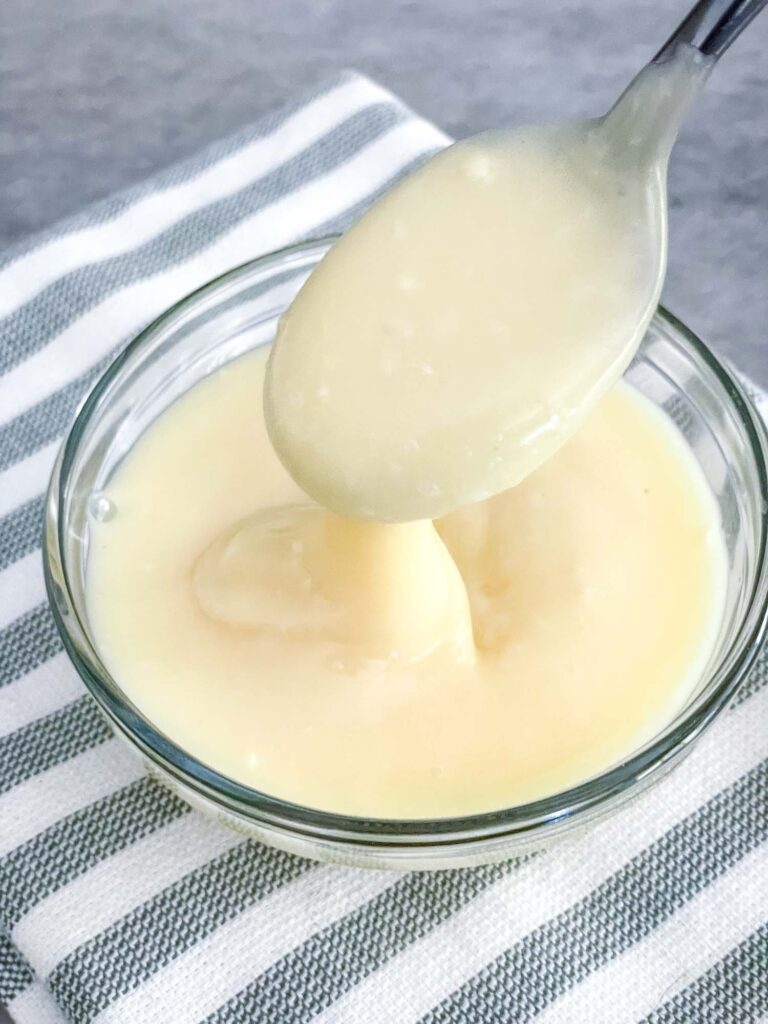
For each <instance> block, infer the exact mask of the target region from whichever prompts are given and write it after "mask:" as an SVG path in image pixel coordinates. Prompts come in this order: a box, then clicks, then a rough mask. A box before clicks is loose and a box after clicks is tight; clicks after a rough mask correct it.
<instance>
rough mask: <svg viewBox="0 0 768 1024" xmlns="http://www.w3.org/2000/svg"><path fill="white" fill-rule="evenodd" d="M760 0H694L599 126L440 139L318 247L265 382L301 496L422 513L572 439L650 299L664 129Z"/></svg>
mask: <svg viewBox="0 0 768 1024" xmlns="http://www.w3.org/2000/svg"><path fill="white" fill-rule="evenodd" d="M765 3H766V0H735V2H730V3H724V2H723V0H701V2H699V3H698V4H697V5H696V6H695V7H694V8H693V10H692V11H691V13H690V14H689V15H688V16H687V17H686V18H685V20H684V21H683V22H682V23H681V25H680V26H679V27H678V28H677V30H676V31H675V32H674V33H673V34H672V36H671V37H670V38H669V40H668V41H667V42H666V43H665V44H664V46H663V47H662V48H661V50H660V51H659V52H658V54H657V55H656V57H654V59H653V60H652V61H651V63H650V64H648V65H647V66H646V67H645V68H643V69H642V70H641V71H640V73H639V74H638V75H637V77H636V78H635V79H634V80H633V81H632V83H631V84H630V85H629V87H628V88H627V89H626V90H625V92H624V93H623V94H622V96H621V97H620V98H619V100H618V101H617V103H616V104H615V105H614V106H613V107H612V108H611V110H609V111H608V113H607V114H606V115H604V116H603V117H600V118H592V119H586V120H580V121H572V122H565V123H561V124H554V125H528V126H524V127H520V128H516V129H514V130H505V131H491V132H486V133H483V134H481V135H478V136H474V137H472V138H470V139H467V140H464V141H462V142H459V143H456V144H455V145H453V146H451V147H449V148H448V149H446V150H444V151H443V152H441V153H439V154H438V155H437V156H435V157H433V158H432V159H431V160H429V161H428V162H427V163H426V164H425V165H423V166H422V167H421V168H419V169H418V170H417V171H415V172H414V173H413V174H411V175H409V176H408V177H407V178H406V179H404V180H403V181H402V182H401V183H400V184H399V185H397V186H396V187H395V188H394V189H392V190H391V191H390V192H388V193H387V194H386V195H385V196H384V197H383V198H381V199H380V200H378V201H377V202H376V203H375V204H374V205H373V206H372V207H371V208H370V209H369V210H368V212H367V213H366V214H364V215H363V217H362V218H361V219H360V220H359V221H358V222H357V223H356V224H355V225H354V226H353V227H352V228H351V229H350V230H349V231H348V232H347V233H346V234H345V235H344V236H343V237H342V238H341V239H340V240H339V241H338V242H336V244H335V245H334V246H333V247H332V248H331V249H330V251H329V252H328V253H327V255H326V256H325V258H324V259H323V260H322V262H321V263H320V264H319V265H318V267H317V268H316V269H315V271H314V272H313V273H312V275H311V276H310V278H309V279H308V281H307V282H306V283H305V284H304V286H303V287H302V289H301V291H300V292H299V294H298V295H297V297H296V299H295V300H294V302H293V304H292V306H291V308H290V309H289V310H288V312H287V313H286V315H285V316H284V317H283V319H282V321H281V324H280V327H279V330H278V336H277V340H276V342H275V344H274V346H273V348H272V352H271V355H270V362H269V367H268V374H267V382H266V387H265V395H264V408H265V415H266V421H267V427H268V430H269V433H270V437H271V439H272V442H273V445H274V447H275V449H276V451H277V453H278V455H279V456H280V458H281V460H282V461H283V463H284V464H285V466H286V467H287V469H288V470H289V472H290V473H291V474H292V475H293V477H294V478H295V479H296V481H297V482H298V483H299V485H300V486H301V487H302V488H303V489H304V490H305V492H306V493H307V494H309V495H310V496H311V497H312V498H314V499H315V500H317V501H318V502H320V503H321V504H323V505H326V506H327V507H329V508H331V509H333V510H334V511H336V512H338V513H340V514H341V515H344V516H348V517H353V518H358V519H375V520H381V521H385V522H397V521H406V520H415V519H426V518H430V519H434V518H436V517H439V516H441V515H444V514H445V513H447V512H449V511H451V510H452V509H454V508H456V507H458V506H461V505H466V504H470V503H473V502H476V501H480V500H482V499H485V498H487V497H490V496H491V495H494V494H497V493H499V492H500V491H502V490H505V489H507V488H509V487H512V486H514V485H515V484H517V483H518V482H519V481H521V480H522V479H523V478H524V477H526V476H527V475H528V474H529V473H531V472H532V471H533V470H534V469H536V468H537V467H538V466H540V465H541V464H542V463H543V462H544V461H545V460H546V459H548V458H550V457H551V456H552V455H553V454H554V453H555V452H556V451H557V450H558V449H559V448H560V447H561V446H562V445H563V444H564V443H565V442H566V441H567V440H568V438H569V437H570V436H571V435H572V434H573V433H574V431H575V430H576V429H577V428H578V427H579V425H580V424H581V423H582V422H583V421H584V419H585V417H586V416H587V415H588V414H589V412H590V411H591V410H592V408H593V407H594V406H595V404H596V403H597V402H598V401H599V399H600V398H601V397H602V396H603V395H604V394H605V393H606V392H607V390H608V389H609V388H610V387H611V386H612V384H614V383H615V381H616V380H617V379H618V378H619V377H620V376H621V374H622V373H623V372H624V370H625V369H626V367H627V366H628V364H629V362H630V361H631V359H632V357H633V355H634V354H635V352H636V350H637V347H638V345H639V343H640V341H641V339H642V336H643V334H644V332H645V330H646V327H647V326H648V322H649V321H650V318H651V316H652V315H653V312H654V310H655V308H656V305H657V302H658V298H659V293H660V291H661V286H662V283H663V279H664V273H665V267H666V236H667V225H666V221H667V217H666V206H667V202H666V169H667V162H668V159H669V154H670V151H671V149H672V146H673V144H674V141H675V139H676V136H677V132H678V130H679V127H680V125H681V123H682V121H683V119H684V117H685V114H686V112H687V110H688V108H689V107H690V105H691V103H692V101H693V100H694V98H695V97H696V95H697V93H698V91H699V90H700V89H701V87H702V85H703V83H704V82H705V80H706V78H707V76H708V74H709V72H710V71H711V69H712V67H713V65H714V63H715V62H716V61H717V59H718V58H719V57H720V56H721V55H722V54H723V52H724V51H725V50H726V49H727V47H728V46H729V45H730V44H731V43H732V42H733V40H734V39H735V38H736V37H737V35H738V34H739V33H740V32H741V31H742V30H743V29H744V28H745V27H746V25H747V24H748V23H749V22H750V21H751V20H752V18H754V17H755V15H756V14H757V13H758V12H759V11H760V9H761V8H762V7H763V6H765Z"/></svg>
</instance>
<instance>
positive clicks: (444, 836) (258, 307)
mask: <svg viewBox="0 0 768 1024" xmlns="http://www.w3.org/2000/svg"><path fill="white" fill-rule="evenodd" d="M331 242H332V239H324V240H321V241H317V242H308V243H305V244H302V245H298V246H294V247H293V248H290V249H285V250H283V251H282V252H278V253H275V254H273V255H270V256H266V257H264V258H262V259H258V260H255V261H253V262H252V263H248V264H245V265H244V266H241V267H238V268H236V269H235V270H232V271H230V272H229V273H227V274H224V275H223V276H222V277H219V278H217V279H216V280H215V281H212V282H211V283H210V284H208V285H206V286H205V287H203V288H201V289H200V290H198V291H196V292H194V293H193V294H192V295H190V296H188V297H187V298H185V299H183V300H182V301H181V302H179V303H178V304H177V305H175V306H173V307H172V308H171V309H169V310H168V312H167V313H165V314H163V316H161V317H160V318H159V319H158V320H156V321H155V322H154V323H153V324H151V325H150V326H149V327H148V328H147V329H146V330H145V331H143V332H142V333H141V334H140V335H139V336H138V337H137V338H136V339H135V340H134V341H133V342H132V343H131V344H130V345H129V346H128V347H127V348H126V349H125V351H124V352H123V353H122V355H120V356H119V357H118V358H117V359H116V360H115V362H114V363H113V364H112V365H111V366H110V368H109V369H108V370H107V371H106V373H105V374H104V376H103V377H102V378H101V380H99V382H98V383H97V384H96V386H95V387H94V388H93V390H92V392H91V393H90V395H89V396H88V397H87V398H86V400H85V401H84V403H83V405H82V407H81V408H80V410H79V412H78V414H77V417H76V419H75V421H74V423H73V425H72V429H71V430H70V433H69V435H68V437H67V439H66V441H65V443H64V445H63V447H62V450H61V451H60V453H59V456H58V459H57V462H56V465H55V467H54V470H53V474H52V478H51V483H50V488H49V492H48V500H47V512H46V524H45V539H44V560H45V576H46V585H47V589H48V596H49V600H50V603H51V607H52V609H53V614H54V617H55V619H56V623H57V626H58V629H59V631H60V633H61V636H62V639H63V641H64V646H65V647H66V650H67V652H68V654H69V656H70V657H71V659H72V661H73V662H74V664H75V667H76V669H77V671H78V672H79V673H80V675H81V676H82V678H83V680H84V681H85V683H86V685H87V687H88V689H89V690H90V692H91V694H92V696H93V698H94V699H95V700H96V702H97V704H98V705H99V707H100V708H101V710H102V711H103V712H104V714H105V715H106V717H107V718H108V720H109V722H110V723H111V725H112V727H113V729H114V730H115V732H116V733H117V735H118V736H121V737H123V738H124V739H125V740H126V741H127V742H128V744H129V745H130V746H131V747H132V748H134V749H135V751H137V752H138V754H139V755H140V756H141V757H142V758H143V760H144V762H145V764H146V766H147V768H148V770H149V771H150V772H151V773H152V774H153V775H154V776H156V777H157V778H158V779H160V780H162V781H163V782H164V783H165V784H167V785H169V786H171V787H172V788H173V790H174V791H176V792H177V793H178V794H179V795H180V796H181V797H182V798H183V799H185V800H187V801H188V802H189V803H191V804H192V805H193V806H195V807H198V808H200V809H202V810H204V811H205V812H207V813H208V814H212V815H214V816H215V817H217V818H218V819H220V820H221V821H222V822H224V823H225V824H227V825H229V826H231V827H234V828H236V829H238V830H239V831H241V832H243V833H244V834H246V835H248V836H250V837H253V838H256V839H259V840H261V841H263V842H266V843H269V844H271V845H273V846H278V847H280V848H282V849H285V850H288V851H290V852H293V853H297V854H300V855H303V856H307V857H313V858H315V859H318V860H326V861H335V862H340V863H345V864H354V865H358V866H370V867H395V868H408V869H413V868H452V867H461V866H466V865H471V864H481V863H489V862H491V861H495V860H501V859H504V858H507V857H510V856H513V855H517V854H519V853H522V852H527V851H528V850H530V849H538V848H541V847H542V846H544V845H546V844H548V843H549V842H550V841H551V840H553V839H554V838H555V837H558V836H560V835H562V834H564V833H565V832H567V831H568V830H571V829H573V828H575V827H577V826H580V825H585V824H586V823H588V822H591V821H594V820H595V819H597V818H598V817H600V816H602V815H605V814H606V813H609V812H611V811H613V810H615V809H616V808H618V807H619V806H621V805H622V804H623V803H624V802H625V801H626V800H628V799H629V798H631V797H633V796H635V795H636V794H638V793H640V792H641V791H642V790H643V789H644V788H645V787H647V786H649V785H650V784H652V783H653V782H656V781H658V780H659V779H660V778H661V777H662V776H663V775H664V774H665V773H666V772H667V771H668V770H669V769H670V768H671V767H672V766H673V765H675V764H676V763H677V762H678V761H680V760H681V758H682V757H683V756H684V755H685V754H686V753H687V752H688V751H689V750H690V749H691V747H692V746H693V743H694V742H695V741H696V740H697V739H698V738H699V737H700V736H701V734H702V733H703V732H704V730H705V729H706V728H707V727H708V726H709V725H711V723H712V722H713V721H714V719H715V718H716V717H717V716H718V715H719V714H720V713H721V712H722V711H723V710H724V708H725V707H726V706H727V705H728V703H729V701H730V700H731V699H732V697H733V696H734V694H735V693H736V691H737V689H738V688H739V686H740V685H741V683H742V682H743V680H744V678H745V676H746V674H747V672H748V670H749V668H750V666H751V664H752V662H753V660H754V658H755V655H756V653H757V649H758V646H759V643H760V641H761V639H762V635H763V632H764V630H765V624H766V602H767V594H768V570H767V567H766V529H767V526H768V521H767V517H768V484H767V481H766V451H767V446H766V437H765V430H764V427H763V424H762V422H761V420H760V418H759V416H758V415H757V413H756V412H755V410H754V408H753V406H752V404H751V402H750V400H749V398H748V397H747V395H746V394H745V392H744V390H743V389H742V388H741V386H740V385H739V383H738V382H737V381H736V380H735V379H734V377H733V376H732V374H731V373H730V372H729V371H728V369H727V368H726V367H724V366H723V365H722V364H721V363H720V362H719V361H718V360H717V359H716V358H715V357H714V356H713V355H712V353H711V352H710V351H709V350H708V349H707V348H706V346H705V345H704V344H703V343H702V342H701V341H700V340H699V339H698V338H697V337H696V336H695V335H694V334H692V333H691V331H689V330H688V329H687V328H686V327H685V326H684V325H683V324H681V323H680V322H679V321H678V320H676V319H675V318H674V317H673V316H672V315H671V314H669V313H667V312H666V311H665V310H663V309H660V310H659V311H658V313H657V314H656V316H655V317H654V320H653V322H652V324H651V326H650V328H649V330H648V333H647V335H646V337H645V339H644V341H643V344H642V346H641V348H640V352H639V354H638V356H637V358H636V359H635V361H634V363H633V364H632V366H631V367H630V369H629V371H628V374H627V376H628V378H629V380H630V381H631V382H632V384H634V386H635V387H637V388H639V389H640V390H641V391H643V392H644V393H645V394H646V395H648V396H649V397H650V398H652V399H653V401H654V402H656V403H657V404H658V405H660V406H662V407H663V408H664V409H665V410H666V411H667V412H668V413H669V415H671V416H672V417H673V419H674V420H675V422H676V423H677V424H678V426H679V428H680V430H681V431H682V432H683V434H684V436H685V437H686V439H687V441H688V443H689V445H690V447H691V449H692V451H693V452H694V454H695V457H696V458H697V459H698V461H699V463H700V464H701V466H702V469H703V471H704V473H705V474H706V477H707V480H708V481H709V485H710V487H711V488H712V491H713V492H714V494H715V496H716V498H717V500H718V503H719V507H720V512H721V515H722V522H723V528H724V531H725V536H726V541H727V548H728V561H729V574H728V592H727V607H726V613H725V617H724V620H723V623H722V627H721V630H720V635H719V637H718V640H717V644H716V648H715V651H714V653H713V655H712V657H711V659H710V661H709V664H708V665H707V666H706V669H705V671H704V672H703V675H702V678H701V681H700V684H699V686H698V687H697V689H696V691H695V693H694V694H693V696H692V698H691V699H690V701H689V702H688V704H687V706H686V707H685V708H684V709H683V710H682V712H681V713H680V714H679V715H678V716H677V717H676V718H675V719H674V720H673V721H672V722H670V723H669V725H668V726H667V727H666V728H665V729H664V730H663V731H662V732H661V733H659V735H657V736H656V737H655V738H654V739H653V740H652V741H651V742H650V743H648V744H646V745H645V746H644V747H643V748H642V749H640V750H637V751H636V752H634V753H633V754H632V755H631V756H630V757H628V758H627V759H626V760H624V761H622V762H621V763H619V764H616V765H614V766H613V767H611V768H610V769H609V770H607V771H604V772H602V773H601V774H600V775H598V776H596V777H594V778H592V779H590V780H588V781H587V782H584V783H583V784H581V785H579V786H576V787H574V788H572V789H569V790H567V791H565V792H560V793H556V794H554V795H553V796H550V797H547V798H546V799H542V800H537V801H536V802H535V803H529V804H526V805H523V806H516V807H509V808H506V809H504V810H499V811H495V812H492V813H484V814H477V815H470V816H467V817H462V818H450V819H440V820H408V821H395V820H378V821H377V820H368V819H365V818H356V817H347V816H344V815H339V814H332V813H327V812H324V811H318V810H313V809H311V808H307V807H300V806H297V805H296V804H291V803H288V802H286V801H283V800H280V799H277V798H275V797H272V796H269V795H268V794H266V793H261V792H258V791H256V790H254V789H250V788H249V787H248V786H245V785H243V784H241V783H238V782H236V781H234V780H233V779H230V778H228V777H226V776H224V775H222V774H220V773H219V772H217V771H216V770H215V768H212V767H211V766H209V765H206V764H203V763H201V762H200V761H198V760H197V759H196V758H195V757H193V756H192V755H191V754H189V753H188V752H187V751H185V750H183V749H181V747H179V746H177V745H176V744H175V743H174V741H173V740H172V739H171V738H170V737H168V736H166V735H164V734H163V733H162V732H161V731H160V730H159V729H157V728H156V727H155V726H154V725H153V724H152V722H151V721H149V720H148V719H147V718H146V717H145V716H144V715H143V714H142V712H141V711H140V710H139V709H138V708H137V707H136V706H135V705H134V704H132V703H131V701H130V700H129V699H128V698H127V697H126V695H125V694H124V693H123V692H122V690H121V689H120V687H119V686H118V685H117V683H116V682H115V680H114V679H112V677H111V676H110V674H109V672H108V671H107V669H106V668H105V666H104V664H103V663H102V661H101V658H100V656H99V651H98V646H97V644H96V642H95V640H94V637H93V635H92V632H91V629H90V625H89V622H88V614H87V609H86V601H85V577H86V566H87V561H88V544H89V528H90V522H91V519H90V517H91V515H92V514H93V510H94V507H98V494H99V491H100V490H101V489H102V488H103V487H104V486H105V484H106V483H107V481H108V480H109V479H110V477H111V476H112V474H114V472H115V471H116V469H117V468H118V467H119V465H120V463H121V461H122V459H123V458H124V456H125V454H126V453H127V452H128V451H129V450H130V448H131V446H132V445H133V444H134V442H135V441H136V439H137V437H139V435H140V434H141V433H142V432H143V431H144V430H146V428H147V427H148V426H149V424H150V423H152V421H153V420H155V419H156V417H157V416H158V415H159V414H160V413H162V411H163V410H164V409H166V408H167V407H168V406H169V405H170V404H171V403H172V402H173V401H174V400H175V399H176V398H178V396H179V395H181V394H182V393H183V392H184V391H186V390H188V389H189V388H190V387H192V386H193V385H194V384H195V383H196V382H197V381H199V380H200V379H201V378H203V377H205V376H206V375H207V374H209V373H211V372H213V371H214V370H216V369H217V368H218V367H220V366H222V365H223V364H225V363H228V362H230V361H231V360H233V359H236V358H237V357H238V356H240V355H242V354H243V353H244V352H246V351H248V350H250V349H252V348H254V347H255V346H258V345H266V344H269V342H270V341H271V340H272V339H273V337H274V334H275V328H276V324H277V319H278V317H279V315H280V314H281V313H282V311H283V310H284V309H285V308H286V306H287V305H288V304H289V303H290V302H291V300H292V298H293V296H294V295H295V294H296V292H297V291H298V289H299V287H300V286H301V284H302V282H303V281H304V280H305V279H306V277H307V275H308V274H309V273H310V271H311V270H312V269H313V267H314V266H315V265H316V264H317V263H318V261H319V260H320V259H321V258H322V256H323V255H324V253H325V252H326V251H327V249H328V247H329V245H330V244H331ZM94 496H95V497H96V501H94Z"/></svg>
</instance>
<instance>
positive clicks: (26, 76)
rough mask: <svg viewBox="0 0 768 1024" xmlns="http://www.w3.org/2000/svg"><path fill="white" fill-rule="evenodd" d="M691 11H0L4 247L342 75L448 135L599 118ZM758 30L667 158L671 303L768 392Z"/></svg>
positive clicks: (766, 49) (765, 42) (478, 7)
mask: <svg viewBox="0 0 768 1024" xmlns="http://www.w3.org/2000/svg"><path fill="white" fill-rule="evenodd" d="M690 2H691V0H613V2H611V3H608V2H607V0H603V2H600V0H592V2H588V0H550V2H547V0H475V2H472V0H387V2H382V0H216V2H211V0H184V2H183V3H182V2H181V0H176V2H174V0H74V2H71V3H65V2H62V0H2V2H0V245H4V244H8V243H10V242H12V241H14V240H15V239H18V238H21V237H23V236H24V235H26V234H28V233H29V232H32V231H35V230H37V229H39V228H42V227H45V226H46V225H48V224H50V223H51V222H52V221H54V220H56V219H58V218H60V217H62V216H65V215H67V214H69V213H72V212H74V211H76V210H78V209H79V208H80V207H82V206H83V205H84V204H86V203H89V202H91V201H93V200H95V199H98V198H99V197H101V196H104V195H107V194H108V193H110V192H112V191H114V190H116V189H119V188H123V187H124V186H127V185H130V184H132V183H134V182H136V181H139V180H140V179H142V178H144V177H146V176H147V175H149V174H151V173H153V172H154V171H156V170H158V169H159V168H161V167H165V166H166V165H168V164H170V163H173V162H174V161H176V160H179V159H181V158H182V157H185V156H187V155H189V154H191V153H193V152H195V150H197V149H199V148H200V147H201V146H203V145H205V144H206V143H208V142H210V141H211V140H213V139H215V138H217V137H219V136H221V135H224V134H226V133H229V132H231V131H233V130H235V129H237V128H239V127H241V126H243V125H244V124H246V123H248V122H249V121H251V120H253V119H254V118H257V117H258V116H259V115H260V114H261V113H263V112H264V111H266V110H268V109H269V108H270V107H272V106H274V105H275V104H278V103H280V102H282V101H283V100H285V99H287V98H288V97H292V96H294V95H295V94H296V93H298V92H300V91H301V90H302V89H305V88H308V87H311V86H312V85H314V84H315V83H316V82H318V81H319V80H320V79H322V77H323V76H324V75H327V74H329V73H332V72H333V71H336V70H338V69H339V68H341V67H345V66H346V67H350V66H351V67H356V68H359V69H361V70H363V71H365V72H367V73H368V74H370V75H372V76H373V77H375V78H377V79H378V80H379V81H381V82H383V83H384V84H385V85H387V86H389V87H390V88H391V89H393V90H395V91H396V92H398V93H399V94H400V95H401V96H402V97H403V98H404V99H405V100H407V101H408V102H409V103H410V104H411V105H412V106H413V107H415V108H416V109H417V110H418V111H420V112H422V113H424V114H426V115H427V116H428V117H431V118H433V119H434V120H435V121H436V122H437V123H438V124H440V125H441V126H442V127H444V128H445V129H447V130H448V131H449V132H451V133H452V134H454V135H457V136H461V135H466V134H468V133H471V132H475V131H478V130H480V129H483V128H487V127H490V126H494V125H500V124H510V123H514V122H520V121H525V120H534V119H545V118H553V117H561V116H570V115H582V114H592V113H599V112H601V111H602V110H604V109H605V108H606V106H607V105H608V104H609V103H610V102H611V100H612V99H613V98H614V97H615V96H616V95H617V94H618V93H619V92H620V90H621V89H622V87H623V86H624V85H625V84H626V82H627V80H628V79H629V77H630V76H631V75H632V73H633V72H634V71H635V70H636V69H637V68H639V66H640V65H641V64H642V63H643V62H644V61H645V60H647V59H648V58H649V57H650V56H651V55H652V54H653V53H654V52H655V50H656V49H657V48H658V46H659V45H660V44H661V42H662V41H663V40H664V39H665V38H666V36H667V35H668V34H669V32H670V31H671V30H672V29H673V28H674V26H675V25H676V24H677V22H678V21H679V20H680V18H681V17H682V15H683V14H684V13H685V11H686V9H687V8H688V6H689V5H690ZM767 54H768V14H763V15H762V16H761V17H760V18H758V20H757V21H756V22H755V23H754V24H753V25H752V26H751V27H750V28H749V29H747V31H746V33H745V35H744V36H743V37H742V38H741V39H740V40H738V41H737V42H736V44H735V45H734V47H733V49H732V51H731V52H729V53H728V54H727V55H726V56H725V57H724V58H723V61H722V64H721V66H720V67H719V68H718V69H717V70H716V71H715V73H714V75H713V77H712V79H711V80H710V83H709V85H708V87H707V91H706V94H705V95H704V97H702V99H701V101H700V102H699V104H698V106H697V108H696V110H695V112H694V114H693V115H692V116H691V118H690V121H689V123H688V125H687V127H686V128H685V130H684V133H683V136H682V137H681V140H680V142H679V144H678V147H677V149H676V152H675V154H674V157H673V163H672V169H671V175H670V265H669V275H668V282H667V287H666V291H665V301H666V302H667V303H668V304H669V305H670V307H671V308H672V309H673V310H674V311H675V312H676V313H677V314H678V315H679V316H681V317H682V318H683V319H684V320H686V321H687V322H688V323H690V325H691V326H692V327H693V328H695V329H696V330H698V331H699V332H700V333H701V334H703V336H704V337H705V338H707V339H708V340H710V341H711V343H712V344H713V345H714V346H715V347H716V348H717V349H719V350H720V351H722V352H725V353H727V354H729V355H730V356H732V357H733V358H734V359H735V360H736V361H737V362H738V363H739V365H740V366H742V367H743V368H745V369H747V370H748V371H749V372H750V373H752V374H753V376H755V377H756V378H757V379H758V380H760V381H761V382H762V383H763V384H765V385H767V386H768V356H766V344H767V343H768V339H766V331H767V329H768V269H767V268H768V57H767V56H766V55H767Z"/></svg>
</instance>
